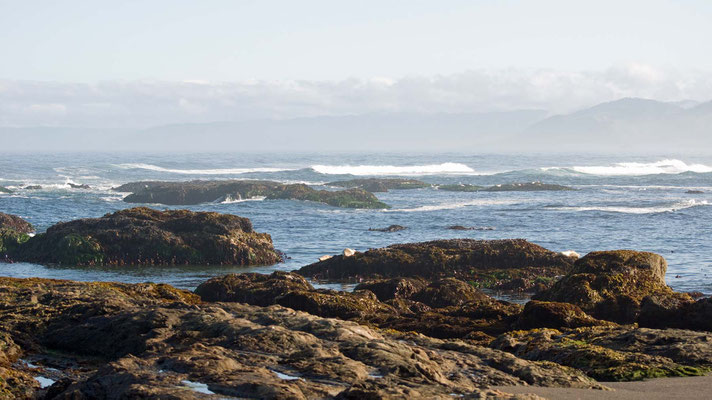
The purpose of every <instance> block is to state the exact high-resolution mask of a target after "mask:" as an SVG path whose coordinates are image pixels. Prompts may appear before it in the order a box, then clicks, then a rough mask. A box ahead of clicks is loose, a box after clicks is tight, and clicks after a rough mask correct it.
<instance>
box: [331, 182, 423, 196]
mask: <svg viewBox="0 0 712 400" xmlns="http://www.w3.org/2000/svg"><path fill="white" fill-rule="evenodd" d="M327 185H328V186H337V187H344V188H358V189H363V190H366V191H368V192H371V193H376V192H387V191H389V190H391V189H396V190H405V189H421V188H427V187H430V186H431V185H430V184H429V183H425V182H423V181H419V180H416V179H403V178H365V179H351V180H348V181H337V182H329V183H327Z"/></svg>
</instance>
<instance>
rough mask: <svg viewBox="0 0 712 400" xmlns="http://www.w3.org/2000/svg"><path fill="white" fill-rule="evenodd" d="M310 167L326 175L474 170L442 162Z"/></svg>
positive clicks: (455, 172)
mask: <svg viewBox="0 0 712 400" xmlns="http://www.w3.org/2000/svg"><path fill="white" fill-rule="evenodd" d="M311 169H313V170H314V171H315V172H318V173H320V174H326V175H473V174H475V170H474V169H472V168H470V167H468V166H467V165H465V164H460V163H449V162H448V163H442V164H428V165H408V166H395V165H312V166H311Z"/></svg>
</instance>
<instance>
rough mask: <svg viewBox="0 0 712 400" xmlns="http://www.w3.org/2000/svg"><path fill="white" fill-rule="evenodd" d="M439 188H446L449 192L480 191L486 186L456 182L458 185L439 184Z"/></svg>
mask: <svg viewBox="0 0 712 400" xmlns="http://www.w3.org/2000/svg"><path fill="white" fill-rule="evenodd" d="M437 188H438V190H445V191H448V192H478V191H480V190H482V189H484V187H482V186H477V185H468V184H462V183H460V184H456V185H438V186H437Z"/></svg>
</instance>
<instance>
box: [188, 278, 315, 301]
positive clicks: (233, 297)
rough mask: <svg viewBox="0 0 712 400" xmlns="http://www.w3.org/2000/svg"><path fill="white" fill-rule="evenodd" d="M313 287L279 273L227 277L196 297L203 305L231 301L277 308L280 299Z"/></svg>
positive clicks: (203, 285)
mask: <svg viewBox="0 0 712 400" xmlns="http://www.w3.org/2000/svg"><path fill="white" fill-rule="evenodd" d="M302 290H306V291H310V290H314V287H313V286H312V285H311V284H310V283H309V282H307V280H306V279H304V278H303V277H301V276H299V275H297V274H292V273H288V272H282V271H276V272H273V273H272V274H270V275H263V274H257V273H243V274H228V275H224V276H219V277H216V278H212V279H210V280H208V281H206V282H203V283H201V284H200V285H199V286H198V288H197V289H195V293H196V294H197V295H198V296H200V298H201V299H203V301H229V302H238V303H247V304H253V305H257V306H269V305H272V304H277V299H278V298H280V297H282V296H284V295H286V294H288V293H290V292H297V291H302Z"/></svg>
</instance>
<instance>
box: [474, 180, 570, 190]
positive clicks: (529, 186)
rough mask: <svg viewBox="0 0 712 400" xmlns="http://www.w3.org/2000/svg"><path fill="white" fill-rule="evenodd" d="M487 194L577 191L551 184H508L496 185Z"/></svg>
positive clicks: (489, 188)
mask: <svg viewBox="0 0 712 400" xmlns="http://www.w3.org/2000/svg"><path fill="white" fill-rule="evenodd" d="M482 190H484V191H486V192H535V191H569V190H576V189H574V188H571V187H568V186H562V185H555V184H551V183H541V182H524V183H508V184H503V185H495V186H491V187H488V188H485V189H482Z"/></svg>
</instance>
